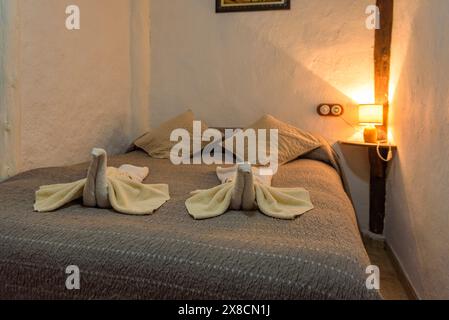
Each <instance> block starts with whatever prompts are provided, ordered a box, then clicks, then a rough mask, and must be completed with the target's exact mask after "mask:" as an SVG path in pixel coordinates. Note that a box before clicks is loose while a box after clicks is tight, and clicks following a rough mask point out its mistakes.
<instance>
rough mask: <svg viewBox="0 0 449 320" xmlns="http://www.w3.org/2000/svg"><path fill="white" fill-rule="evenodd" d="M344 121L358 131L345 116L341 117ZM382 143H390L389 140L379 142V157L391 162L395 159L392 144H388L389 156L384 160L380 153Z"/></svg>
mask: <svg viewBox="0 0 449 320" xmlns="http://www.w3.org/2000/svg"><path fill="white" fill-rule="evenodd" d="M339 118H340V119H341V120H342V121H344V122H345V123H346V124H347V125H349V126H350V127H352V128H353V129H354V130H357V127H356V126H355V125H353V124H352V123H350V122H349V121H348V120H346V119H345V118H344V117H343V116H340V117H339ZM381 143H388V141H387V140H382V141H378V142H377V148H376V149H377V155H378V156H379V158H380V159H381V160H382V161H384V162H390V161H391V160H392V159H393V149H392V147H391V144H388V154H387V157H386V158H384V157H383V156H382V153H381V152H380V145H381Z"/></svg>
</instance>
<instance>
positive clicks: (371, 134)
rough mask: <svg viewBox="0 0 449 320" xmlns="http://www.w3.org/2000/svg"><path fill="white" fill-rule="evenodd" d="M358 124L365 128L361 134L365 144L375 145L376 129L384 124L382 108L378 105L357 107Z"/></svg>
mask: <svg viewBox="0 0 449 320" xmlns="http://www.w3.org/2000/svg"><path fill="white" fill-rule="evenodd" d="M359 123H360V125H362V126H366V128H365V131H364V133H363V136H364V139H365V142H366V143H377V129H376V127H375V126H381V125H383V123H384V107H383V105H380V104H361V105H359Z"/></svg>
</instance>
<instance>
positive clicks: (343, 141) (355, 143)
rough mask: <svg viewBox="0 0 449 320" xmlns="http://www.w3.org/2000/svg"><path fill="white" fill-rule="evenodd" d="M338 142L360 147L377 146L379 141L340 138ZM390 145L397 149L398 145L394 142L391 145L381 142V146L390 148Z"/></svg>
mask: <svg viewBox="0 0 449 320" xmlns="http://www.w3.org/2000/svg"><path fill="white" fill-rule="evenodd" d="M338 143H340V144H346V145H351V146H360V147H377V143H366V142H364V141H356V140H340V141H338ZM390 146H391V148H393V149H397V146H396V145H394V144H391V145H389V144H388V143H381V144H380V147H381V148H389V147H390Z"/></svg>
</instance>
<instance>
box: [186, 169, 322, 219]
mask: <svg viewBox="0 0 449 320" xmlns="http://www.w3.org/2000/svg"><path fill="white" fill-rule="evenodd" d="M252 173H253V171H252V170H251V167H249V169H248V165H240V166H238V168H237V173H236V174H237V175H236V177H235V178H234V179H232V180H231V181H229V182H225V183H223V184H222V185H219V186H217V187H215V188H212V189H209V190H198V191H194V192H192V194H193V196H192V197H191V198H189V199H187V201H186V203H185V204H186V207H187V210H188V211H189V213H190V215H191V216H192V217H193V218H195V219H198V220H199V219H208V218H214V217H218V216H220V215H222V214H224V213H225V212H226V211H228V210H244V211H251V210H255V209H256V208H257V207H258V208H259V210H260V211H261V212H262V213H264V214H265V215H267V216H270V217H273V218H277V219H286V220H292V219H295V218H296V217H298V216H300V215H302V214H304V213H306V212H307V211H310V210H312V209H313V208H314V206H313V204H312V202H311V200H310V194H309V192H308V191H307V190H305V189H304V188H274V187H271V186H269V185H266V184H264V183H260V182H259V181H257V180H255V179H254V176H253V174H252ZM254 200H255V202H256V203H254Z"/></svg>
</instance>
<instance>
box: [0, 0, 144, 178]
mask: <svg viewBox="0 0 449 320" xmlns="http://www.w3.org/2000/svg"><path fill="white" fill-rule="evenodd" d="M1 1H2V2H1V3H2V6H5V7H6V4H7V3H9V4H11V3H14V5H15V6H17V7H18V9H17V10H18V12H19V18H17V19H15V20H14V23H15V25H14V26H11V29H12V30H18V33H19V35H20V37H18V36H17V35H15V36H14V39H9V40H8V42H11V43H16V42H18V45H17V46H16V48H15V50H14V52H13V56H14V57H18V61H17V63H16V64H15V65H16V66H17V68H18V71H17V77H16V78H15V81H16V83H15V85H14V87H13V90H14V95H17V96H18V99H17V102H16V103H15V106H14V108H13V109H11V103H9V105H10V107H9V110H10V111H11V110H12V114H13V115H15V116H16V117H17V118H20V121H18V122H17V123H14V126H13V127H14V130H16V131H17V132H18V133H17V134H16V136H17V137H18V140H19V141H18V142H17V143H14V144H13V143H10V144H9V147H7V148H6V149H5V150H6V152H5V153H13V152H15V153H17V154H18V157H17V158H18V159H17V161H16V162H17V163H19V164H18V165H17V167H16V168H15V169H16V170H15V171H23V170H27V169H31V168H36V167H45V166H61V165H67V164H74V163H78V162H81V161H86V160H88V159H89V152H90V150H91V148H93V147H103V148H105V149H106V150H107V151H108V152H109V153H111V154H115V153H121V152H123V151H125V150H126V149H127V147H128V146H129V145H130V143H131V142H132V140H133V139H134V138H135V137H136V136H138V135H140V134H141V133H142V131H144V130H145V129H146V128H147V127H148V125H149V123H148V115H147V113H148V109H149V76H150V75H149V73H150V71H149V54H150V52H149V29H148V28H149V0H95V1H92V0H39V1H35V0H14V1H10V0H1ZM72 4H74V5H78V6H79V8H80V10H81V30H76V31H69V30H67V29H66V27H65V20H66V17H67V15H66V13H65V11H66V7H67V6H68V5H72ZM9 7H11V6H9ZM2 20H3V19H2ZM10 24H11V23H10ZM2 34H3V32H2ZM8 34H9V35H10V38H11V37H12V36H13V34H14V33H11V32H10V33H8ZM3 51H4V50H3ZM2 56H3V54H2ZM8 65H10V64H9V63H8ZM10 87H11V86H10ZM3 109H4V108H2V110H1V115H2V118H3V116H6V113H5V112H4V110H3ZM18 115H20V117H19V116H18ZM2 131H3V130H2ZM1 161H2V164H3V163H5V161H4V160H3V159H2V160H1ZM12 173H14V172H10V173H8V174H5V173H4V172H2V176H6V175H9V174H12Z"/></svg>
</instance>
